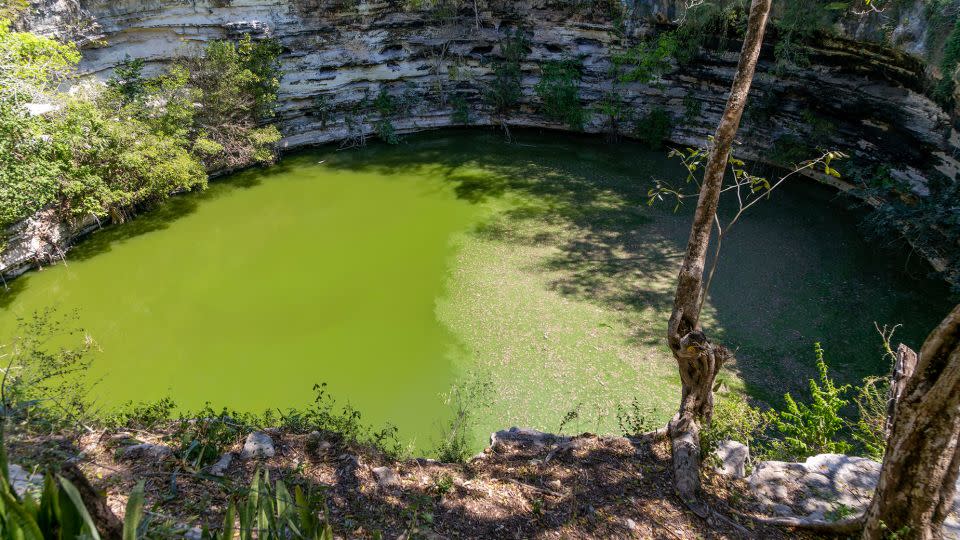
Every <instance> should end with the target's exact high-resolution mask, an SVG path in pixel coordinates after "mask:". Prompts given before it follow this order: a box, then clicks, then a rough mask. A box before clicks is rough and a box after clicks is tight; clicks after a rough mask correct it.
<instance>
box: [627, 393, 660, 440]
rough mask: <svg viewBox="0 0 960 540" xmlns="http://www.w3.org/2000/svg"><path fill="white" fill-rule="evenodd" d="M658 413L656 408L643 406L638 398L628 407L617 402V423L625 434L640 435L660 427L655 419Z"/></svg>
mask: <svg viewBox="0 0 960 540" xmlns="http://www.w3.org/2000/svg"><path fill="white" fill-rule="evenodd" d="M656 414H657V411H656V409H654V408H653V407H641V406H640V402H639V401H637V398H633V400H632V401H631V402H630V405H627V406H626V407H624V406H623V405H621V404H617V425H618V426H620V432H621V433H623V434H624V436H627V437H629V436H633V435H640V434H642V433H646V432H648V431H652V430H654V429H656V428H658V427H660V426H658V425H657V422H656V420H655V417H656Z"/></svg>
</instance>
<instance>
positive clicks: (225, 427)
mask: <svg viewBox="0 0 960 540" xmlns="http://www.w3.org/2000/svg"><path fill="white" fill-rule="evenodd" d="M151 412H152V411H151ZM161 412H162V410H161ZM190 416H191V418H189V419H187V418H181V419H180V422H178V423H177V425H176V429H175V430H174V432H173V434H172V438H173V440H174V442H175V446H176V448H177V454H178V456H179V457H180V459H181V460H182V461H183V463H184V464H185V465H186V466H187V467H189V468H191V469H193V470H199V469H201V468H202V467H203V466H205V465H209V464H210V463H213V462H215V461H216V460H217V459H219V458H220V455H221V454H223V452H224V451H225V450H226V449H227V448H228V447H230V446H232V445H233V444H234V443H236V442H237V441H239V440H240V438H241V437H242V436H243V435H244V434H245V433H246V432H247V431H248V430H249V427H248V426H246V425H243V424H242V423H238V422H237V421H235V420H234V418H233V416H232V415H231V414H230V413H229V412H228V411H227V409H223V410H221V411H220V412H219V413H218V412H215V411H214V410H213V409H212V408H211V407H210V405H209V404H208V405H207V406H206V407H204V408H203V409H202V410H200V411H199V412H197V413H191V414H190Z"/></svg>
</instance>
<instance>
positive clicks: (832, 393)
mask: <svg viewBox="0 0 960 540" xmlns="http://www.w3.org/2000/svg"><path fill="white" fill-rule="evenodd" d="M814 351H815V353H816V357H817V370H818V371H819V372H820V377H819V379H820V382H819V383H818V382H817V381H815V380H813V379H811V380H810V403H809V404H808V403H804V402H798V401H796V400H795V399H794V398H793V396H791V395H790V394H789V393H787V394H786V395H784V397H783V398H784V400H785V401H786V409H784V410H781V411H778V412H777V413H776V414H775V415H773V417H772V421H773V425H774V426H775V427H776V429H777V431H779V433H780V434H781V435H782V437H781V438H780V439H779V440H777V441H775V442H774V444H773V445H772V448H771V451H772V453H773V455H777V456H780V457H783V458H789V459H802V458H805V457H807V456H811V455H815V454H823V453H837V454H843V453H845V452H848V451H850V450H851V449H852V446H851V445H850V443H848V442H846V441H844V440H841V439H840V438H839V435H840V432H841V430H842V429H843V428H844V426H845V422H844V420H843V418H842V417H841V416H840V409H842V408H843V407H844V406H845V405H846V404H847V403H848V402H847V401H846V400H845V399H843V395H844V394H846V393H847V392H848V391H849V390H850V385H843V386H837V385H836V384H835V383H834V382H833V379H831V378H830V376H829V374H828V372H827V363H826V361H825V360H824V356H823V349H822V348H821V347H820V344H819V343H816V344H815V345H814Z"/></svg>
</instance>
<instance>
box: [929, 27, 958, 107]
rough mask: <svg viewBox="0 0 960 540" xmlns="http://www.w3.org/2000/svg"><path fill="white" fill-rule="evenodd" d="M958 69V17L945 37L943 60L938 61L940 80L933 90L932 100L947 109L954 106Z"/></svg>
mask: <svg viewBox="0 0 960 540" xmlns="http://www.w3.org/2000/svg"><path fill="white" fill-rule="evenodd" d="M958 68H960V17H958V18H957V20H956V23H955V24H954V26H953V29H952V30H951V31H950V34H949V35H948V36H947V41H946V44H945V45H944V49H943V58H942V59H941V60H940V75H941V78H940V80H939V81H938V82H937V83H936V85H934V88H933V99H934V100H936V101H937V102H938V103H940V104H941V105H943V106H944V107H945V108H948V109H949V108H952V107H953V106H954V105H955V103H954V100H955V97H954V90H955V88H956V84H957V83H956V74H957V69H958Z"/></svg>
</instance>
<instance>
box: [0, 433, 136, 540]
mask: <svg viewBox="0 0 960 540" xmlns="http://www.w3.org/2000/svg"><path fill="white" fill-rule="evenodd" d="M0 468H2V472H0V539H2V540H73V539H75V538H87V539H90V540H99V538H100V534H99V532H98V531H97V528H96V526H95V525H94V522H93V518H91V517H90V513H89V512H88V511H87V508H86V507H85V506H84V504H83V499H81V497H80V493H79V491H77V488H76V486H74V485H73V484H72V483H71V482H70V481H69V480H67V479H66V478H63V477H60V476H54V475H53V474H51V473H47V475H46V477H45V478H44V482H43V490H42V492H41V493H40V498H39V500H37V499H35V498H34V494H33V493H31V492H30V491H29V490H28V491H27V492H25V493H24V494H23V496H22V497H21V496H19V495H17V493H16V491H14V489H13V486H11V485H10V477H9V474H8V472H7V454H6V442H5V440H4V436H3V427H2V425H0ZM143 502H144V494H143V482H140V483H138V484H137V486H136V488H134V490H133V492H132V493H131V494H130V499H129V501H128V502H127V513H126V516H125V519H124V524H123V539H124V540H136V538H137V532H138V528H139V526H140V522H141V520H142V518H143Z"/></svg>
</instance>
